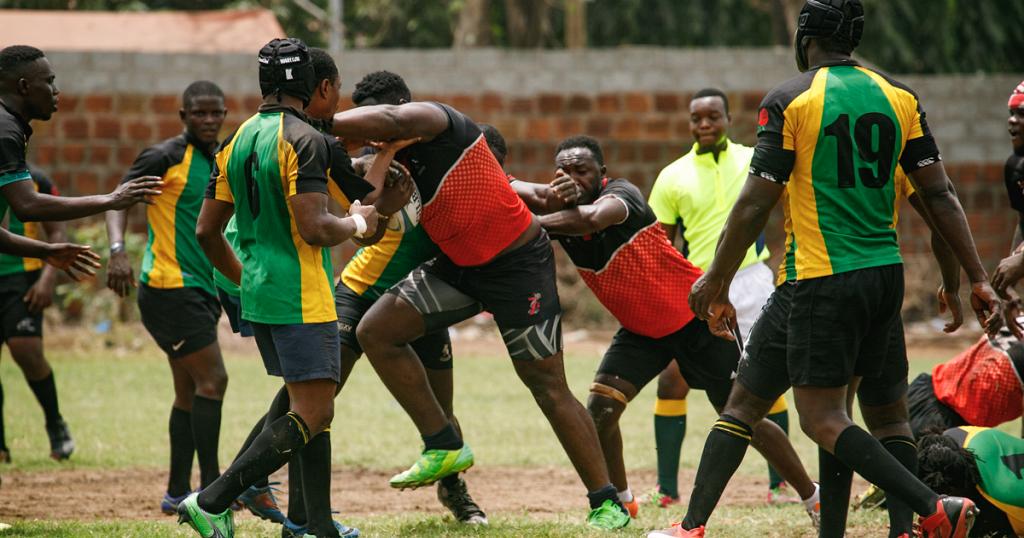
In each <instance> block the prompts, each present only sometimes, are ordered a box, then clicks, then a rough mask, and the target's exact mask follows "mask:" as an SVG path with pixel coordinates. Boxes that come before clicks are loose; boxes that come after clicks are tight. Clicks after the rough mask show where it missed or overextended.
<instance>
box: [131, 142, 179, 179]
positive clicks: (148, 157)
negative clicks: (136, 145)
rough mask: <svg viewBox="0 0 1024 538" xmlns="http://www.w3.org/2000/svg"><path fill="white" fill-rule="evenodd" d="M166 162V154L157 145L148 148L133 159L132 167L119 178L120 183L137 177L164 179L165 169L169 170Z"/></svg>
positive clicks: (168, 164)
mask: <svg viewBox="0 0 1024 538" xmlns="http://www.w3.org/2000/svg"><path fill="white" fill-rule="evenodd" d="M168 160H169V159H168V155H167V152H166V151H164V149H163V148H161V147H160V146H159V145H157V146H151V147H148V148H146V149H144V150H142V153H139V156H138V157H136V158H135V162H133V163H132V167H131V168H129V169H128V171H127V172H125V174H124V177H123V178H121V183H124V182H125V181H129V180H132V179H135V178H137V177H139V176H157V177H164V174H166V173H167V169H168V168H170V163H169V162H168Z"/></svg>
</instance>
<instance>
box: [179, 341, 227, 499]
mask: <svg viewBox="0 0 1024 538" xmlns="http://www.w3.org/2000/svg"><path fill="white" fill-rule="evenodd" d="M174 360H175V361H176V362H178V364H179V365H180V366H181V368H183V369H184V370H185V371H186V372H188V374H189V376H190V377H191V378H192V382H193V384H194V385H195V395H194V396H193V398H192V417H191V418H192V438H193V439H194V441H195V445H196V459H197V460H198V462H199V475H200V482H199V487H200V489H202V488H205V487H206V486H208V485H210V484H211V483H213V481H214V480H216V479H217V477H218V476H220V463H219V460H218V458H217V451H218V449H219V446H220V422H221V409H222V407H223V401H224V393H225V392H226V391H227V386H228V373H227V370H226V369H225V368H224V359H223V358H222V357H221V353H220V345H218V344H217V342H216V340H215V341H214V342H213V343H212V344H209V345H207V346H205V347H203V348H200V349H199V350H197V351H194V352H192V353H189V354H187V355H184V356H182V357H178V358H176V359H174Z"/></svg>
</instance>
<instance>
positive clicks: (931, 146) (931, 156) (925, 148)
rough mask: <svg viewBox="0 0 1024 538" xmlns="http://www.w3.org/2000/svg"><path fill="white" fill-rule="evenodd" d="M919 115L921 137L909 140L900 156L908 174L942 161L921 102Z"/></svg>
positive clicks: (918, 106)
mask: <svg viewBox="0 0 1024 538" xmlns="http://www.w3.org/2000/svg"><path fill="white" fill-rule="evenodd" d="M915 97H916V94H915ZM917 114H918V122H920V126H921V136H919V137H917V138H911V139H910V140H907V144H906V145H905V146H904V147H903V153H901V154H900V166H901V167H902V168H903V171H904V172H906V173H908V174H909V173H912V172H913V171H915V170H917V169H919V168H924V167H925V166H929V165H932V164H935V163H937V162H939V161H941V160H942V155H941V154H940V153H939V145H938V144H937V143H936V142H935V137H934V136H932V130H931V129H929V128H928V121H927V120H925V117H924V109H922V108H921V103H920V101H918V103H917Z"/></svg>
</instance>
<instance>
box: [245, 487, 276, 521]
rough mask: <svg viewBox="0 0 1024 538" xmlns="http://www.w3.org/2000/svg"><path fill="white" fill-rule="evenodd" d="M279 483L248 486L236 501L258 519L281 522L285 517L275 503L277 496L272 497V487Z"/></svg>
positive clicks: (273, 489)
mask: <svg viewBox="0 0 1024 538" xmlns="http://www.w3.org/2000/svg"><path fill="white" fill-rule="evenodd" d="M279 483H280V482H271V483H270V484H268V485H266V486H264V487H256V486H249V489H247V490H245V491H244V492H242V494H241V495H239V496H238V502H240V503H242V506H244V507H246V508H248V509H249V511H250V512H252V514H253V515H254V516H256V517H258V518H260V519H264V520H267V521H270V522H272V523H278V524H283V523H284V522H285V520H286V519H287V518H286V517H284V514H283V513H281V508H280V507H279V506H278V505H277V498H276V497H274V491H275V488H273V487H272V486H274V485H276V484H279Z"/></svg>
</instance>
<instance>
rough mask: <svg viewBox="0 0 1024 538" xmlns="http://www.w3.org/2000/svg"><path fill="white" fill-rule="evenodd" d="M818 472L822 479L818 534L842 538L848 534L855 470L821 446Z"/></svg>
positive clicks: (828, 537) (825, 537)
mask: <svg viewBox="0 0 1024 538" xmlns="http://www.w3.org/2000/svg"><path fill="white" fill-rule="evenodd" d="M818 474H819V475H820V480H821V485H820V487H821V489H820V490H819V491H820V492H821V528H820V530H819V532H818V536H819V538H833V537H837V538H842V537H843V536H845V535H846V516H847V515H848V512H849V510H848V509H847V507H848V506H849V504H850V485H851V484H852V483H853V471H852V470H850V468H849V467H847V466H846V464H845V463H843V462H842V461H840V460H839V458H837V457H835V456H833V455H832V454H830V453H829V452H828V451H827V450H825V449H824V448H819V449H818Z"/></svg>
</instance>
